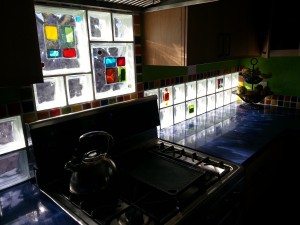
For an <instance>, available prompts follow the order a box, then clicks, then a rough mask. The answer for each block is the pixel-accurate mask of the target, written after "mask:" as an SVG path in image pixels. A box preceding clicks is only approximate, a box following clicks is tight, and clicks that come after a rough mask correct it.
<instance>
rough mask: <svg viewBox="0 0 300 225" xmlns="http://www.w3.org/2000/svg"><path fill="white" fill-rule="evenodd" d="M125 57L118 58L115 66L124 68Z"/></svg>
mask: <svg viewBox="0 0 300 225" xmlns="http://www.w3.org/2000/svg"><path fill="white" fill-rule="evenodd" d="M125 63H126V61H125V57H118V58H117V66H125Z"/></svg>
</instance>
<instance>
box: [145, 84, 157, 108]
mask: <svg viewBox="0 0 300 225" xmlns="http://www.w3.org/2000/svg"><path fill="white" fill-rule="evenodd" d="M150 95H156V96H157V105H158V107H159V90H158V88H156V89H151V90H146V91H144V96H150Z"/></svg>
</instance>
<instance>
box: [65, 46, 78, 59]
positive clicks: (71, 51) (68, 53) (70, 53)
mask: <svg viewBox="0 0 300 225" xmlns="http://www.w3.org/2000/svg"><path fill="white" fill-rule="evenodd" d="M62 51H63V57H65V58H75V57H76V49H75V48H65V49H63V50H62Z"/></svg>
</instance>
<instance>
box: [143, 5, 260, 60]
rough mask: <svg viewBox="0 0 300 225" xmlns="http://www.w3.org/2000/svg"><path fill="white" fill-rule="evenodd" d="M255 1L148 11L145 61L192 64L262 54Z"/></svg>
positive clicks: (145, 22)
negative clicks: (254, 15) (255, 15)
mask: <svg viewBox="0 0 300 225" xmlns="http://www.w3.org/2000/svg"><path fill="white" fill-rule="evenodd" d="M254 7H255V5H254V3H252V2H251V1H248V0H220V1H216V2H209V3H205V4H198V5H192V6H187V7H181V8H175V9H168V10H161V11H156V12H148V13H144V53H145V54H144V64H145V65H173V66H188V65H196V64H201V63H207V62H216V61H223V60H228V59H235V58H240V57H258V56H260V53H261V51H262V47H261V46H262V45H261V44H260V40H259V38H258V35H257V28H256V26H255V22H256V20H255V18H253V11H252V10H253V8H254Z"/></svg>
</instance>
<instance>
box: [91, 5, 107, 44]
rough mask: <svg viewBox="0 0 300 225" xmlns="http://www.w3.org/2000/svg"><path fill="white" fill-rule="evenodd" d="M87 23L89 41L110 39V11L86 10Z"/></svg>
mask: <svg viewBox="0 0 300 225" xmlns="http://www.w3.org/2000/svg"><path fill="white" fill-rule="evenodd" d="M88 24H89V35H90V36H89V37H90V40H91V41H112V26H111V13H110V12H97V11H88Z"/></svg>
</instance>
